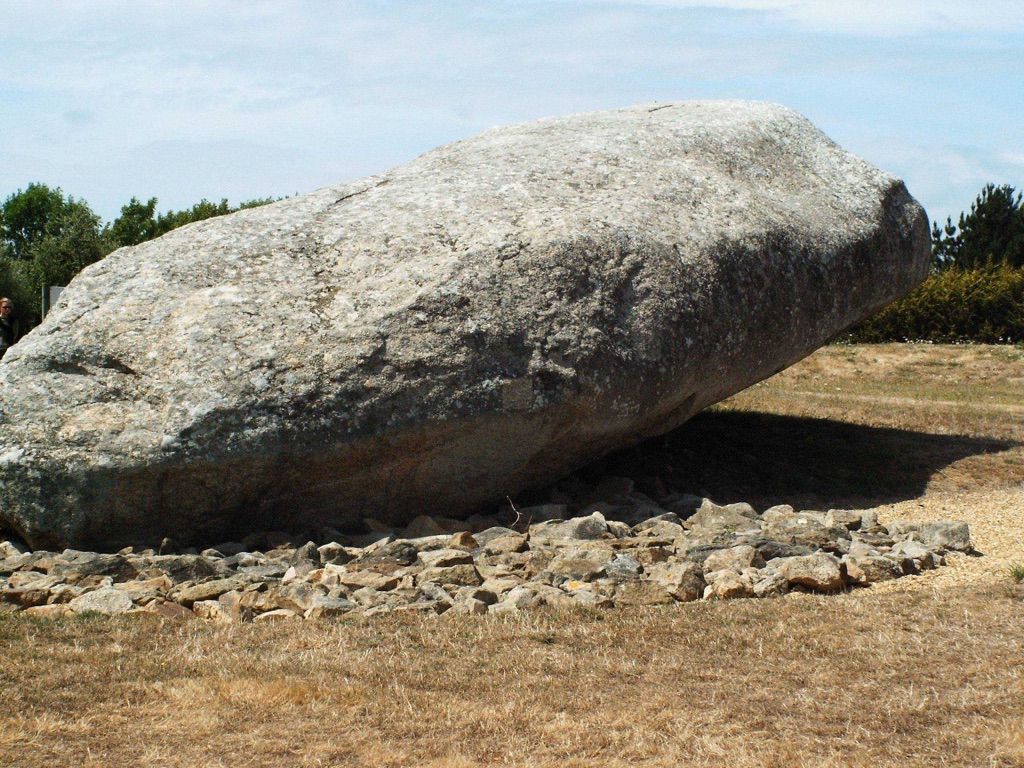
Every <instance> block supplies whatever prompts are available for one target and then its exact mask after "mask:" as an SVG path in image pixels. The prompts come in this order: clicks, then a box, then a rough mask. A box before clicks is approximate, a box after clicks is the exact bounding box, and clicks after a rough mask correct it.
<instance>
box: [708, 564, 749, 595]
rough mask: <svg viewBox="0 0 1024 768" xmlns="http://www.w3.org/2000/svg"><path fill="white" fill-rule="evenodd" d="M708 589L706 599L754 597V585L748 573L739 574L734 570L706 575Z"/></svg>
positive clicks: (728, 569) (726, 569) (724, 570)
mask: <svg viewBox="0 0 1024 768" xmlns="http://www.w3.org/2000/svg"><path fill="white" fill-rule="evenodd" d="M704 580H705V581H706V582H707V585H708V586H707V588H706V589H705V591H704V597H705V598H718V599H720V600H732V599H735V598H740V597H753V596H754V583H753V581H751V579H750V576H748V575H747V574H746V573H738V572H737V571H735V570H733V569H732V568H725V569H723V570H720V571H713V572H711V573H705V574H704Z"/></svg>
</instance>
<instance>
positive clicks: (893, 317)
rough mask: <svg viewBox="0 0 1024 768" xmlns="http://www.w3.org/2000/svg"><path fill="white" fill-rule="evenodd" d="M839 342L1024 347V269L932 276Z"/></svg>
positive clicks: (990, 267) (979, 269)
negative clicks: (970, 344) (1017, 344)
mask: <svg viewBox="0 0 1024 768" xmlns="http://www.w3.org/2000/svg"><path fill="white" fill-rule="evenodd" d="M841 340H843V341H850V342H862V343H876V342H885V341H931V342H936V343H946V344H957V343H964V342H977V343H982V344H1010V343H1017V342H1022V341H1024V268H1021V267H1012V266H1008V265H1006V264H1001V265H987V266H981V267H975V268H971V269H960V268H956V267H951V268H947V269H943V270H940V271H938V272H934V273H933V274H931V275H929V276H928V278H927V279H926V280H925V281H924V282H923V283H922V284H921V285H919V286H918V287H917V288H916V289H914V290H913V291H912V292H911V293H909V294H908V295H907V296H905V297H904V298H902V299H900V300H899V301H896V302H894V303H893V304H890V305H889V306H888V307H886V308H885V309H883V310H882V311H881V312H879V313H878V314H876V315H874V316H873V317H871V318H868V319H867V320H865V321H864V322H862V323H859V324H858V325H856V326H854V327H853V328H852V329H850V330H849V331H848V332H846V333H844V334H843V335H842V337H841Z"/></svg>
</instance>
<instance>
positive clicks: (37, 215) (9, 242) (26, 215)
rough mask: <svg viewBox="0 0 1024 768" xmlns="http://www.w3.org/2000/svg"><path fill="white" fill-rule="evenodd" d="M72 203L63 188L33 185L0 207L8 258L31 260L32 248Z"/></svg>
mask: <svg viewBox="0 0 1024 768" xmlns="http://www.w3.org/2000/svg"><path fill="white" fill-rule="evenodd" d="M72 203H73V201H72V200H71V198H70V197H69V198H68V199H67V200H65V199H64V195H63V193H62V192H61V190H60V188H59V187H57V188H56V189H50V188H49V187H48V186H46V185H45V184H38V183H32V184H29V185H28V186H27V187H26V188H25V189H24V190H20V189H19V190H18V191H17V192H15V193H14V194H13V195H10V196H9V197H8V198H7V199H6V200H4V203H3V206H2V207H0V238H2V239H3V243H4V247H5V251H6V253H7V255H9V256H11V257H12V258H15V259H30V258H32V256H31V248H32V246H33V244H35V243H36V242H38V241H39V240H40V239H41V238H42V237H43V236H44V235H45V234H46V232H47V231H48V230H49V229H50V227H51V225H52V222H53V220H54V218H55V217H56V216H58V215H59V214H60V213H61V212H63V211H64V210H65V208H67V207H68V206H69V205H71V204H72Z"/></svg>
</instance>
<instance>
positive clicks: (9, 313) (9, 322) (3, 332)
mask: <svg viewBox="0 0 1024 768" xmlns="http://www.w3.org/2000/svg"><path fill="white" fill-rule="evenodd" d="M13 315H14V304H12V303H11V300H10V299H8V298H7V297H6V296H4V297H2V298H0V358H2V357H3V356H4V355H6V354H7V349H8V348H9V347H12V346H14V342H16V341H17V340H18V319H17V318H16V317H14V316H13Z"/></svg>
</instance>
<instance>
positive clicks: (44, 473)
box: [0, 101, 930, 549]
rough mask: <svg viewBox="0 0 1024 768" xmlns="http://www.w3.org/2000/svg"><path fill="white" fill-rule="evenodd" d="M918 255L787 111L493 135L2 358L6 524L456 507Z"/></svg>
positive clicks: (198, 227) (72, 529) (106, 288)
mask: <svg viewBox="0 0 1024 768" xmlns="http://www.w3.org/2000/svg"><path fill="white" fill-rule="evenodd" d="M929 254H930V237H929V227H928V218H927V215H926V214H925V213H924V211H923V210H922V209H921V207H920V206H919V205H918V204H917V203H916V202H915V201H914V200H913V199H912V198H911V197H910V195H909V194H908V193H907V191H906V189H905V187H904V186H903V184H902V183H901V182H900V181H899V180H898V179H896V178H894V177H893V176H891V175H889V174H886V173H884V172H882V171H879V170H878V169H876V168H873V167H872V166H870V165H868V164H867V163H865V162H864V161H863V160H860V159H859V158H857V157H855V156H853V155H851V154H849V153H847V152H845V151H843V150H842V149H841V148H840V147H838V146H837V145H836V144H834V143H833V142H831V141H830V140H829V139H828V138H827V137H826V136H824V135H823V134H822V133H820V132H819V131H818V130H816V129H815V128H814V127H813V126H812V125H811V124H810V123H809V122H808V121H807V120H806V119H804V118H803V117H801V116H800V115H798V114H796V113H795V112H793V111H791V110H788V109H785V108H783V107H780V106H776V105H772V104H765V103H757V102H738V101H737V102H673V103H662V104H655V105H640V106H634V107H628V108H623V109H616V110H609V111H604V112H594V113H589V114H584V115H572V116H567V117H556V118H549V119H546V120H539V121H535V122H531V123H526V124H522V125H513V126H505V127H501V128H495V129H491V130H489V131H486V132H484V133H481V134H479V135H477V136H474V137H471V138H468V139H466V140H463V141H459V142H455V143H452V144H448V145H445V146H443V147H440V148H438V149H436V150H434V151H432V152H429V153H427V154H425V155H423V156H422V157H420V158H418V159H416V160H414V161H412V162H410V163H408V164H406V165H403V166H401V167H398V168H395V169H392V170H390V171H387V172H384V173H382V174H379V175H377V176H372V177H369V178H366V179H361V180H358V181H351V182H347V183H344V184H341V185H338V186H335V187H330V188H326V189H323V190H320V191H317V192H313V193H311V194H306V195H298V196H295V197H291V198H288V199H286V200H283V201H281V202H278V203H276V204H273V205H268V206H262V207H259V208H253V209H247V210H243V211H240V212H238V213H235V214H232V215H231V216H224V217H217V218H213V219H208V220H206V221H201V222H197V223H195V224H191V225H188V226H185V227H181V228H179V229H176V230H174V231H172V232H170V233H168V234H166V235H164V236H163V237H161V238H158V239H156V240H153V241H150V242H147V243H143V244H141V245H138V246H134V247H131V248H123V249H120V250H118V251H116V252H114V253H113V254H111V255H110V256H108V257H107V258H105V259H103V260H102V261H100V262H98V263H96V264H94V265H92V266H90V267H87V268H86V269H85V270H84V271H83V272H82V273H81V274H80V275H78V276H77V277H76V278H75V279H74V280H73V281H72V282H71V284H70V285H69V286H68V287H67V289H66V290H65V291H64V293H63V294H62V297H61V300H60V302H59V303H58V304H57V306H56V307H55V308H54V309H53V310H52V311H51V312H50V313H49V314H48V315H47V317H46V319H45V320H44V321H43V323H42V325H40V326H39V327H38V328H36V329H34V330H33V331H31V332H30V333H29V334H27V335H26V336H25V338H23V339H22V340H21V341H20V342H19V343H18V344H17V345H16V346H15V347H13V348H12V349H11V351H10V352H8V354H7V355H6V356H5V358H4V360H3V365H2V366H0V413H5V414H18V417H17V418H5V419H4V420H3V421H2V423H0V458H2V461H0V521H2V522H3V523H5V524H6V525H7V526H9V527H11V528H13V529H14V530H15V531H16V532H17V533H18V534H19V536H21V537H22V538H24V539H25V540H26V541H27V542H28V543H29V544H31V545H33V546H37V547H38V546H51V547H54V548H55V547H59V546H67V545H75V546H81V547H90V548H109V549H117V548H119V547H121V546H123V545H124V544H132V543H137V542H139V541H159V540H160V538H161V537H164V536H170V537H174V538H176V539H177V540H179V541H181V542H182V543H183V544H185V545H187V544H189V543H191V542H194V541H198V540H205V541H215V540H217V539H223V538H225V537H226V536H228V535H229V534H230V533H232V532H234V530H235V529H236V528H237V526H238V525H239V524H240V523H241V522H243V521H244V522H245V523H246V524H247V525H249V526H251V527H252V528H255V529H260V528H262V529H265V530H269V529H272V528H281V529H288V528H297V527H309V528H311V529H315V528H318V527H321V526H333V527H336V528H340V529H346V528H348V527H350V526H351V525H353V524H355V523H358V522H359V521H360V520H361V519H363V518H366V517H372V518H376V519H378V520H379V521H380V522H382V523H384V524H386V525H387V526H391V527H394V528H396V529H397V528H401V527H402V526H404V525H405V524H407V523H408V521H409V520H411V519H413V518H414V517H415V516H417V515H422V514H437V512H438V511H443V513H444V514H446V515H452V516H455V515H458V514H460V513H462V512H463V511H465V512H468V511H470V510H472V509H474V508H476V507H478V506H480V505H481V504H485V503H497V502H498V501H499V500H500V499H503V498H504V497H505V496H506V495H514V494H515V493H517V492H518V491H519V490H520V489H525V488H527V487H537V486H540V485H543V484H545V483H549V482H552V481H554V480H555V479H556V478H559V477H561V476H564V475H565V474H566V473H567V472H568V471H569V470H571V469H573V468H575V467H579V466H582V465H583V464H586V463H587V462H589V461H591V460H593V459H595V458H597V457H599V456H602V455H604V454H606V453H608V452H609V451H611V450H613V449H617V448H621V447H623V446H626V445H630V444H634V443H636V442H638V441H640V440H641V439H643V438H646V437H649V436H652V435H655V434H659V433H664V432H666V431H668V430H671V429H673V428H675V427H676V426H678V425H679V424H681V423H682V422H684V421H685V420H686V419H688V418H689V417H690V416H692V415H693V414H695V413H697V412H699V411H700V410H702V409H703V408H705V407H706V406H708V405H710V404H712V403H714V402H716V401H718V400H721V399H723V398H725V397H727V396H729V395H730V394H732V393H734V392H737V391H739V390H741V389H743V388H745V387H747V386H749V385H751V384H753V383H755V382H757V381H760V380H761V379H764V378H766V377H768V376H770V375H772V374H773V373H775V372H776V371H778V370H780V369H782V368H784V367H786V366H787V365H790V364H792V363H794V362H796V361H797V360H800V359H801V358H803V357H804V356H806V355H807V354H809V353H810V352H811V351H813V350H814V349H815V348H817V347H818V346H820V345H821V344H823V343H824V342H825V341H826V340H828V339H829V338H831V337H832V336H833V335H834V334H835V333H836V332H837V331H839V330H842V329H844V328H846V327H848V326H849V325H851V324H852V323H854V322H855V321H857V320H859V319H861V318H862V317H865V316H868V315H870V314H872V313H873V312H875V311H876V310H877V309H879V308H880V307H882V306H883V305H885V304H887V303H888V302H889V301H890V300H892V299H893V298H895V297H897V296H899V295H900V294H902V293H904V292H906V291H908V290H909V289H910V288H912V287H913V286H914V285H915V284H916V283H917V282H918V281H920V280H921V279H922V278H923V277H924V276H925V274H926V272H927V267H928V261H929ZM183 499H187V500H188V503H187V504H182V503H181V502H182V500H183ZM673 511H674V510H673Z"/></svg>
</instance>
